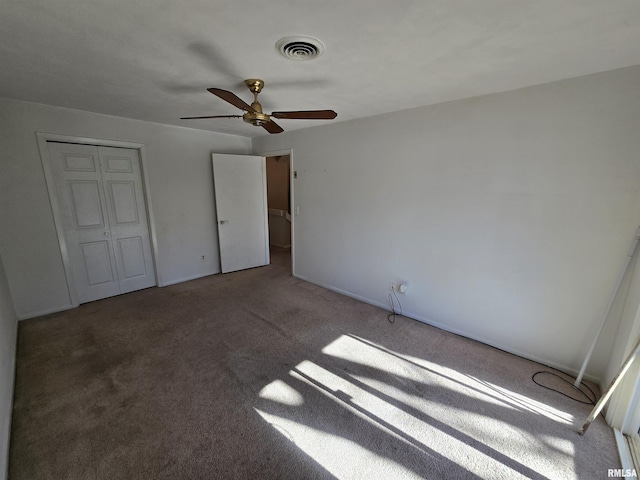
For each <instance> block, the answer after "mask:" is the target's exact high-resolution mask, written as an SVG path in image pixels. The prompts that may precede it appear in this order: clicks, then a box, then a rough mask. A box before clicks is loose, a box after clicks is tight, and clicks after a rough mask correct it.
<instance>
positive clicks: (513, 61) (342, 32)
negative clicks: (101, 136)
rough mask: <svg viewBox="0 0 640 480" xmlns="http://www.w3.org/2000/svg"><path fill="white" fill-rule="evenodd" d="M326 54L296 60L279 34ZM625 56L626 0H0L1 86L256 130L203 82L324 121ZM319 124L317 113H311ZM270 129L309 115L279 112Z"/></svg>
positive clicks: (619, 61) (635, 51) (634, 0)
mask: <svg viewBox="0 0 640 480" xmlns="http://www.w3.org/2000/svg"><path fill="white" fill-rule="evenodd" d="M299 34H304V35H311V36H314V37H317V38H319V39H321V40H322V41H323V42H324V43H325V45H326V52H325V53H324V55H322V56H321V57H319V58H317V59H316V60H313V61H307V62H296V61H291V60H287V59H285V58H283V57H281V56H280V55H279V54H278V53H277V52H276V50H275V43H276V42H277V40H278V39H280V38H281V37H283V36H287V35H299ZM637 64H640V1H638V0H598V1H589V0H482V1H480V0H431V1H428V2H427V1H424V0H395V1H393V2H391V1H389V0H351V1H347V0H343V1H340V0H323V1H314V2H311V1H300V0H271V1H269V2H265V1H258V0H244V1H238V0H236V1H231V0H179V1H178V0H157V1H155V2H151V1H150V0H146V1H144V0H55V1H54V0H2V2H0V69H1V70H0V71H1V72H2V73H1V74H0V96H1V97H8V98H16V99H22V100H29V101H34V102H40V103H45V104H51V105H58V106H64V107H70V108H76V109H81V110H88V111H92V112H99V113H105V114H110V115H118V116H122V117H129V118H136V119H141V120H148V121H152V122H159V123H165V124H172V125H181V126H187V127H192V128H200V129H204V130H212V131H218V132H226V133H233V134H238V135H244V136H257V135H263V134H266V132H265V131H264V130H263V129H261V128H257V127H253V126H251V125H248V124H245V123H243V122H242V121H241V120H240V119H219V120H179V117H181V116H196V115H225V114H234V115H235V114H238V113H242V112H241V111H240V110H237V109H235V108H234V107H232V106H231V105H228V104H226V103H225V102H224V101H222V100H221V99H219V98H217V97H215V96H214V95H211V94H210V93H208V92H207V91H206V88H208V87H218V88H222V89H225V90H232V91H233V92H235V93H236V94H237V95H238V96H240V97H241V98H243V99H244V100H245V101H248V102H249V103H250V100H251V94H250V93H249V91H248V90H246V87H245V86H244V85H243V83H242V80H243V79H245V78H253V77H258V78H262V79H263V80H265V83H266V86H265V89H264V90H263V93H262V94H261V96H260V100H261V102H262V104H263V106H264V109H265V111H267V112H270V111H272V110H309V109H325V108H331V109H334V110H335V111H337V112H338V118H337V119H336V120H333V122H336V121H341V120H349V119H354V118H360V117H367V116H371V115H376V114H380V113H385V112H390V111H397V110H403V109H408V108H412V107H417V106H423V105H428V104H434V103H440V102H443V101H448V100H455V99H460V98H466V97H472V96H476V95H480V94H485V93H493V92H500V91H506V90H512V89H516V88H520V87H523V86H528V85H535V84H540V83H545V82H549V81H554V80H560V79H565V78H570V77H576V76H580V75H585V74H589V73H595V72H601V71H606V70H612V69H615V68H619V67H625V66H630V65H637ZM325 122H326V121H325ZM278 123H279V124H280V125H281V126H282V127H283V128H284V129H285V130H293V129H296V128H304V127H307V126H311V125H315V124H321V123H324V122H323V121H309V120H278Z"/></svg>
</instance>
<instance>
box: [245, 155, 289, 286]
mask: <svg viewBox="0 0 640 480" xmlns="http://www.w3.org/2000/svg"><path fill="white" fill-rule="evenodd" d="M254 155H260V156H262V157H265V158H266V157H277V156H278V155H289V194H290V195H291V198H290V200H289V203H290V205H289V208H290V209H291V275H292V276H293V277H295V276H296V255H295V248H296V234H295V231H296V229H295V224H296V208H295V205H296V200H295V188H294V182H293V179H294V170H295V169H294V163H293V148H288V149H284V150H266V151H262V150H261V151H258V152H254Z"/></svg>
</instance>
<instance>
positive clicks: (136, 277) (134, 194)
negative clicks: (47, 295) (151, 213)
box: [47, 142, 156, 303]
mask: <svg viewBox="0 0 640 480" xmlns="http://www.w3.org/2000/svg"><path fill="white" fill-rule="evenodd" d="M47 146H48V150H49V159H50V162H51V170H52V173H53V177H54V180H55V185H56V198H57V200H58V207H59V210H60V211H59V214H60V217H61V219H62V224H63V228H64V238H65V245H66V248H67V251H68V255H69V259H70V263H71V274H72V284H73V286H75V289H76V293H77V295H78V301H79V302H80V303H85V302H90V301H93V300H98V299H101V298H106V297H110V296H113V295H118V294H120V293H126V292H130V291H133V290H138V289H141V288H146V287H150V286H153V285H155V283H156V282H155V271H154V267H153V260H152V257H151V244H150V238H149V230H148V225H147V217H146V209H145V204H144V195H143V192H142V180H141V172H140V161H139V158H138V153H137V151H136V150H131V149H123V148H107V147H96V146H93V145H76V144H69V143H55V142H48V143H47Z"/></svg>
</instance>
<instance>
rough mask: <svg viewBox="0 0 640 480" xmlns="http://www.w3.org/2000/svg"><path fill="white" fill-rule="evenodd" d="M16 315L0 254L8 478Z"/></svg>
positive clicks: (1, 461)
mask: <svg viewBox="0 0 640 480" xmlns="http://www.w3.org/2000/svg"><path fill="white" fill-rule="evenodd" d="M17 322H18V321H17V318H16V315H15V312H14V310H13V303H12V301H11V295H10V294H9V285H8V284H7V278H6V276H5V273H4V267H3V265H2V258H1V257H0V479H4V478H7V468H8V463H9V462H8V460H9V433H10V430H11V410H12V408H13V379H14V372H15V358H16V335H17V325H18V323H17Z"/></svg>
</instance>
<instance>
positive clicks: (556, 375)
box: [531, 370, 597, 405]
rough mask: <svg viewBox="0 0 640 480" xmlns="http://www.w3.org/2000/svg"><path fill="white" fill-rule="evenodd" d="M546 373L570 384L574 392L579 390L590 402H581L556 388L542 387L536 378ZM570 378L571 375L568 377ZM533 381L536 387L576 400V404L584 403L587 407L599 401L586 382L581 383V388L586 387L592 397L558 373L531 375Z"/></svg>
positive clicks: (544, 371) (542, 371)
mask: <svg viewBox="0 0 640 480" xmlns="http://www.w3.org/2000/svg"><path fill="white" fill-rule="evenodd" d="M543 373H546V374H547V375H552V376H554V377H557V378H559V379H560V380H562V381H563V382H565V383H568V384H569V385H571V387H572V388H573V389H574V390H577V391H578V392H580V393H581V394H582V395H583V396H584V397H585V398H586V399H587V400H588V401H586V402H585V401H584V400H580V399H577V398H574V397H572V396H571V395H567V394H566V393H563V392H561V391H560V390H556V389H555V388H551V387H547V386H546V385H542V384H541V383H539V382H537V381H536V377H537V376H538V375H540V374H543ZM563 375H567V374H566V373H564V374H563ZM567 376H569V377H570V375H567ZM531 380H533V383H535V384H536V385H539V386H541V387H542V388H546V389H547V390H551V391H552V392H557V393H559V394H560V395H564V396H565V397H567V398H570V399H571V400H574V401H576V402H579V403H584V404H586V405H595V404H596V400H597V395H596V394H595V392H594V391H593V390H591V388H590V387H589V385H587V384H586V383H584V382H580V387H582V386H584V387H585V388H586V389H587V390H589V393H591V397H590V396H589V395H587V394H586V393H585V392H583V391H582V389H581V388H579V387H576V386H575V385H574V384H573V383H571V382H570V381H569V380H567V379H566V378H564V377H562V376H560V375H558V374H557V373H553V372H548V371H546V370H541V371H539V372H536V373H534V374H533V375H531Z"/></svg>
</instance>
